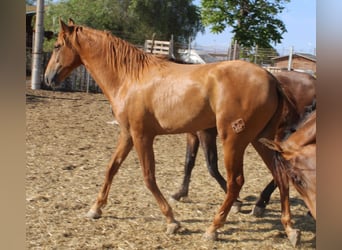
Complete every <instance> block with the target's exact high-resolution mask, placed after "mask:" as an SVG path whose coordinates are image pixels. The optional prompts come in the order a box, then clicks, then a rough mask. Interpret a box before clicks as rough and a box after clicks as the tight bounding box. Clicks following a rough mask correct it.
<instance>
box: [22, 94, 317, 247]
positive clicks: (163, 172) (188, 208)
mask: <svg viewBox="0 0 342 250" xmlns="http://www.w3.org/2000/svg"><path fill="white" fill-rule="evenodd" d="M26 100H27V101H26V129H27V132H26V145H27V174H26V231H27V236H26V241H27V248H28V249H196V250H198V249H248V250H249V249H263V250H265V249H292V246H291V244H290V243H289V241H288V240H287V238H286V236H285V232H284V229H283V226H282V224H281V222H280V202H279V192H278V191H276V192H275V193H274V194H273V196H272V199H271V203H270V204H269V206H268V209H267V211H266V212H265V214H264V216H263V217H261V218H256V217H254V216H251V215H250V214H249V213H250V212H251V209H252V206H253V204H254V202H255V200H256V198H257V196H258V194H259V193H260V191H261V190H262V188H263V187H264V186H265V185H266V184H267V183H268V182H269V181H270V180H271V175H270V174H269V172H268V170H267V168H266V166H264V164H263V162H262V161H261V160H260V158H259V157H258V155H257V154H256V153H255V151H254V150H253V148H251V147H248V148H247V151H246V155H245V180H246V181H245V185H244V187H243V189H242V191H241V193H240V198H241V199H242V201H243V206H242V211H241V213H238V214H230V215H229V216H228V219H227V222H226V224H225V225H224V227H223V228H221V229H220V230H219V232H220V234H219V239H218V240H217V241H215V242H206V241H203V240H202V239H201V237H202V234H203V233H204V232H205V229H206V228H207V227H208V226H209V225H210V223H211V221H212V219H213V216H214V214H215V212H216V211H217V209H218V207H219V206H220V204H221V202H222V201H223V195H224V193H223V191H221V189H220V188H219V185H218V184H217V183H216V182H215V181H214V179H213V178H212V177H210V176H209V174H208V172H207V169H206V165H205V160H204V156H203V153H202V152H201V151H200V152H199V155H198V158H197V161H196V167H195V168H194V171H193V176H192V182H191V185H190V194H189V199H187V200H185V201H183V202H177V203H173V204H172V207H173V209H174V213H175V216H176V219H177V220H178V221H180V222H181V226H182V228H181V229H180V231H179V232H178V233H177V234H175V235H171V236H170V235H167V234H166V233H165V231H166V222H165V219H164V217H163V216H162V214H161V212H160V210H159V208H158V206H157V203H156V202H155V200H154V198H153V196H152V194H151V193H150V192H149V191H148V189H147V188H146V187H145V185H144V182H143V178H142V173H141V169H140V166H139V162H138V158H137V156H136V153H135V152H134V151H132V152H131V153H130V154H129V156H128V157H127V159H126V161H125V162H124V163H123V165H122V167H121V169H120V170H119V173H118V174H117V175H116V176H115V178H114V181H113V185H112V189H111V192H110V195H109V200H108V204H107V206H106V207H105V208H104V209H103V217H102V218H100V219H98V220H92V219H88V218H86V217H85V214H86V213H87V211H88V210H89V208H90V206H91V205H92V203H93V202H94V201H95V198H96V195H97V193H98V191H99V189H100V187H101V185H102V183H103V179H104V172H105V168H106V165H107V163H108V161H109V158H110V156H111V154H112V152H113V151H114V149H115V145H116V141H117V139H118V134H119V127H118V126H116V125H112V124H108V123H107V122H109V121H112V115H111V112H110V108H109V103H108V102H107V100H106V99H105V97H104V96H103V95H102V94H87V93H75V92H74V93H72V92H52V91H45V90H34V91H33V90H30V89H29V88H27V93H26ZM154 149H155V155H156V175H157V182H158V185H159V187H160V189H161V190H162V192H163V194H164V195H165V197H166V198H169V197H170V195H171V194H172V193H174V192H175V191H176V190H178V187H179V185H180V183H181V181H182V174H183V164H184V159H185V135H184V134H183V135H170V136H159V137H157V138H156V140H155V144H154ZM219 149H220V148H219ZM219 166H220V170H221V172H223V173H225V172H224V168H223V164H222V154H221V150H220V162H219ZM291 204H292V206H291V209H292V214H293V221H294V225H295V227H296V228H298V229H300V230H301V232H302V239H301V245H300V248H301V249H315V248H316V242H315V240H316V238H315V233H316V224H315V222H314V220H313V219H312V218H311V217H309V216H307V209H306V207H305V206H304V203H303V202H302V200H301V199H300V198H299V195H298V194H297V193H296V191H294V190H293V189H292V190H291Z"/></svg>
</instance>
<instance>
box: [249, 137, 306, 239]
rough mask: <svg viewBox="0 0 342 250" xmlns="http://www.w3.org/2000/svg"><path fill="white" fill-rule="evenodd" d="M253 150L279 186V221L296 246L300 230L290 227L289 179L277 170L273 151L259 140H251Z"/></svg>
mask: <svg viewBox="0 0 342 250" xmlns="http://www.w3.org/2000/svg"><path fill="white" fill-rule="evenodd" d="M263 136H265V138H272V135H271V136H270V135H269V134H262V135H260V137H263ZM252 144H253V146H254V148H255V150H256V151H257V152H258V153H259V155H260V156H261V158H262V159H263V161H264V162H265V164H266V166H267V167H268V169H269V170H270V171H271V173H272V175H273V180H274V181H275V185H277V186H278V188H279V193H280V202H281V222H282V224H283V226H284V229H285V231H286V234H287V237H288V238H289V240H290V242H291V244H292V245H293V246H296V245H297V244H298V243H299V242H300V231H299V230H297V229H294V228H293V227H292V222H291V211H290V197H289V180H288V178H287V176H286V174H285V173H282V172H279V171H281V170H280V169H279V166H275V162H274V152H272V151H271V150H270V149H268V148H267V147H265V146H264V145H262V144H261V143H260V142H259V141H257V140H255V141H253V142H252Z"/></svg>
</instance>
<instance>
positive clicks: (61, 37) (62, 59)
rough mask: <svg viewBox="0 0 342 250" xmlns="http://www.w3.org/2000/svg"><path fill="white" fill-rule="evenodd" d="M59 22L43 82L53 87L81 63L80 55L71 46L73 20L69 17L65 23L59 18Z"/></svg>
mask: <svg viewBox="0 0 342 250" xmlns="http://www.w3.org/2000/svg"><path fill="white" fill-rule="evenodd" d="M59 23H60V31H59V34H58V38H57V41H56V43H55V45H54V49H53V52H52V56H51V58H50V61H49V64H48V65H47V67H46V71H45V82H46V84H47V85H49V86H53V87H54V86H57V85H58V84H59V83H60V82H61V81H63V80H64V79H65V78H66V77H67V76H68V75H69V74H70V73H71V71H72V70H73V69H75V68H76V67H78V66H79V65H80V64H81V59H80V56H79V54H78V53H77V51H76V49H75V47H74V46H73V41H74V39H75V38H74V37H75V34H74V33H75V28H76V26H75V25H74V22H73V20H72V19H69V23H68V24H65V23H64V22H63V21H62V20H61V19H60V20H59Z"/></svg>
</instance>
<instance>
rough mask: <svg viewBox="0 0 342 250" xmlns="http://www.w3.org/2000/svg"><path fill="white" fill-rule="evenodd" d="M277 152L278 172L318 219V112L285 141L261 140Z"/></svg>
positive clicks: (309, 116)
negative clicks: (288, 180) (288, 181)
mask: <svg viewBox="0 0 342 250" xmlns="http://www.w3.org/2000/svg"><path fill="white" fill-rule="evenodd" d="M259 141H260V142H262V143H263V144H264V145H265V146H267V147H268V148H270V149H272V150H274V151H275V153H274V154H275V156H274V159H275V162H276V170H277V171H276V172H277V174H278V175H279V178H285V180H286V179H287V178H288V179H290V181H291V182H292V184H293V186H294V187H295V189H296V190H297V191H298V193H299V194H300V195H301V196H302V197H303V200H304V202H305V204H306V205H307V207H308V208H309V210H310V212H311V215H312V216H313V217H314V218H315V219H316V110H314V111H313V112H312V113H310V114H309V115H308V116H307V117H305V119H303V121H302V122H301V123H300V124H299V125H298V126H297V128H296V131H295V132H293V133H292V134H290V136H289V137H288V138H287V139H285V140H284V141H281V142H277V141H272V140H269V139H266V138H261V139H260V140H259Z"/></svg>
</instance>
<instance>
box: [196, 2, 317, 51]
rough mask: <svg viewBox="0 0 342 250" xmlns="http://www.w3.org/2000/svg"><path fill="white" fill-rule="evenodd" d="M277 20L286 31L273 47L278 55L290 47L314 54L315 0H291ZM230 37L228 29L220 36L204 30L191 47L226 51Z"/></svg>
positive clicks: (207, 29)
mask: <svg viewBox="0 0 342 250" xmlns="http://www.w3.org/2000/svg"><path fill="white" fill-rule="evenodd" d="M194 3H195V4H196V5H199V4H200V0H195V1H194ZM279 19H280V20H282V21H283V22H284V24H285V26H286V29H287V32H286V33H284V34H283V40H282V42H281V43H280V44H277V45H273V46H274V47H275V48H276V49H277V51H278V53H280V55H284V54H288V53H289V51H290V48H291V47H293V50H294V52H302V53H310V54H315V53H316V0H291V1H290V2H289V3H287V4H286V5H285V9H284V11H283V12H282V13H281V14H280V15H279ZM231 37H232V34H231V33H230V30H229V29H228V28H226V30H225V31H224V32H222V33H220V34H212V33H211V32H210V29H209V28H206V31H205V33H204V34H201V33H198V34H197V36H196V38H195V40H194V42H193V46H194V47H197V46H210V47H211V46H212V47H216V49H217V50H224V51H226V50H227V48H228V45H229V42H230V41H231Z"/></svg>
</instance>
